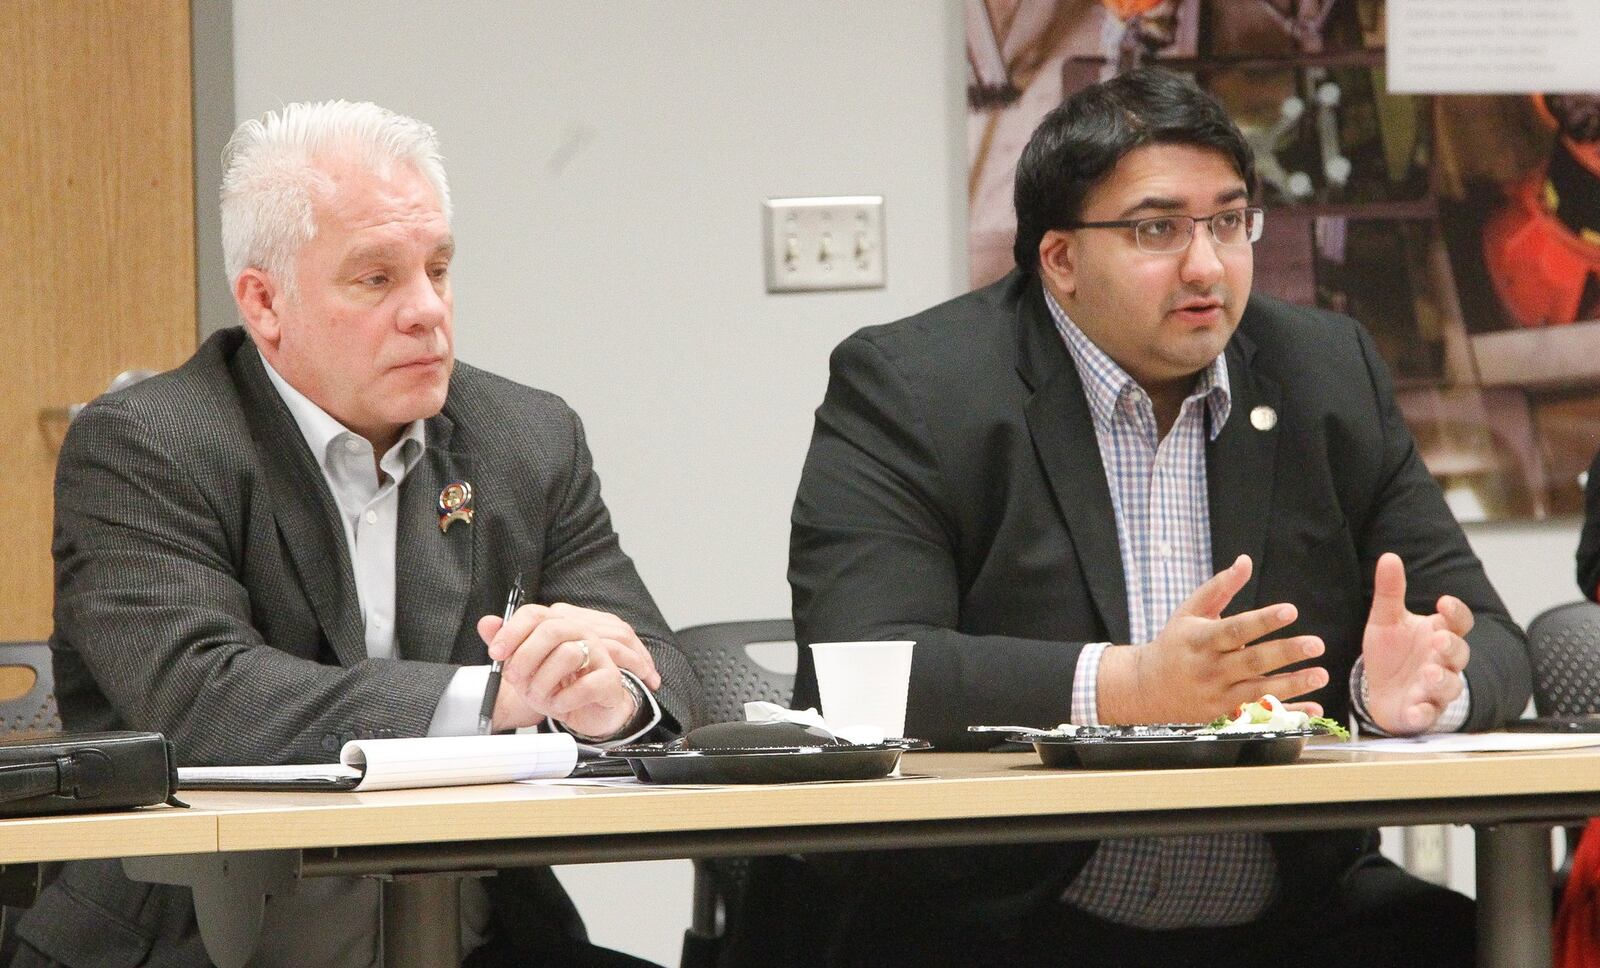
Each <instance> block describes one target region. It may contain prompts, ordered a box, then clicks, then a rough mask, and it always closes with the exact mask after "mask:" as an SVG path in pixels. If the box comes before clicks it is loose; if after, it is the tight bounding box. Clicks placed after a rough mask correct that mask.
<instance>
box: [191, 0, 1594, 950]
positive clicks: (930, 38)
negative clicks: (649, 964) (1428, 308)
mask: <svg viewBox="0 0 1600 968" xmlns="http://www.w3.org/2000/svg"><path fill="white" fill-rule="evenodd" d="M233 29H234V71H235V89H236V96H235V102H236V106H237V115H238V117H241V118H243V117H250V116H254V115H257V114H259V113H261V112H262V111H264V110H267V109H269V108H272V107H275V106H277V105H279V104H281V103H284V102H288V101H293V100H299V99H306V98H325V97H347V98H368V99H372V100H375V101H377V102H379V103H381V104H384V105H386V106H389V107H392V108H394V109H396V110H399V111H402V112H405V113H409V114H413V115H415V116H417V117H420V118H423V119H425V120H427V121H429V122H431V123H432V124H433V125H434V126H435V127H436V128H437V129H438V130H439V133H440V136H441V139H442V140H443V144H444V149H445V153H446V161H447V165H448V168H449V171H450V177H451V181H452V191H453V195H454V199H455V211H456V219H455V229H456V235H457V237H458V240H459V242H460V247H461V248H460V256H459V260H458V262H457V271H456V286H457V328H458V345H459V353H460V356H461V358H462V359H464V360H466V361H468V362H471V363H475V364H477V365H480V366H484V367H487V368H489V369H492V370H495V371H497V372H499V373H503V374H505V375H507V376H509V377H512V378H514V379H517V380H521V381H523V382H527V383H531V384H534V385H537V386H541V387H545V388H547V389H551V390H554V391H556V392H558V393H561V394H563V395H564V396H566V397H567V399H568V400H570V401H571V402H572V403H573V405H574V406H575V407H576V408H577V409H578V411H579V412H580V413H581V414H582V415H583V416H584V418H585V420H586V421H587V424H588V429H589V434H590V442H591V444H592V446H593V448H594V451H595V455H596V460H597V464H598V467H599V469H600V471H601V474H602V476H603V479H604V482H605V493H606V499H607V502H608V503H609V505H610V507H611V509H612V512H613V514H614V516H615V518H616V522H617V525H618V528H619V530H620V532H621V534H622V537H623V542H624V546H625V547H626V548H627V549H628V551H629V552H630V553H631V554H632V555H633V556H634V558H635V559H636V561H637V562H638V564H639V568H640V571H641V572H642V573H643V575H644V578H645V581H646V582H647V583H648V585H649V586H650V588H651V589H652V590H653V591H654V593H655V595H656V598H657V600H658V602H659V603H660V605H661V607H662V609H663V611H664V612H665V613H666V615H667V618H668V620H669V621H670V622H672V623H673V624H674V625H676V626H683V625H688V624H693V623H697V622H706V621H716V620H720V619H730V618H750V617H763V616H778V615H786V614H787V613H788V607H789V598H788V590H787V586H786V584H785V581H784V567H785V557H786V554H785V549H786V542H787V535H788V513H789V505H790V502H791V500H792V498H793V495H794V486H795V483H796V480H797V479H798V475H799V469H800V462H801V460H802V458H803V456H804V453H805V448H806V442H807V440H808V438H809V434H810V423H811V411H812V408H814V407H815V405H816V404H817V402H818V401H819V399H820V397H821V393H822V389H823V386H824V384H825V380H826V358H827V353H828V351H829V349H830V348H831V347H832V346H833V345H834V344H835V343H836V342H838V340H839V339H840V338H842V337H843V336H844V335H846V334H847V333H849V332H851V331H852V330H854V329H856V328H857V327H859V326H863V325H868V324H872V323H878V322H885V321H888V320H890V319H893V318H896V317H898V316H902V315H905V314H907V313H910V312H913V311H916V310H918V309H921V308H923V307H925V306H927V305H931V304H932V303H935V302H937V301H939V300H941V299H944V298H946V297H948V296H950V295H952V294H954V293H955V292H957V291H959V290H960V289H961V288H963V287H964V280H965V278H966V269H965V170H966V159H965V150H966V136H965V120H964V113H963V112H964V106H963V105H964V99H963V93H962V85H963V84H964V78H965V64H964V57H963V53H962V47H961V44H962V38H961V17H960V7H959V3H958V2H957V0H941V2H937V3H935V2H930V0H877V2H873V3H863V2H859V0H809V2H794V3H779V2H775V0H774V2H767V0H745V2H737V3H736V2H732V0H676V2H672V3H667V2H664V0H633V2H628V3H610V4H606V3H597V2H593V0H543V2H538V3H489V2H481V0H480V2H462V0H458V2H455V3H445V2H429V3H420V2H419V3H412V4H407V5H404V6H400V5H395V4H392V3H388V2H381V3H380V2H355V0H346V2H342V3H339V4H327V3H323V2H316V0H236V2H235V7H234V16H233ZM827 194H882V195H884V196H885V197H886V199H887V202H886V219H887V226H888V245H887V253H888V278H889V285H888V287H887V288H886V289H884V290H881V291H866V292H855V293H832V294H814V295H790V296H769V295H767V294H766V293H765V292H764V291H763V286H762V279H761V265H762V263H761V248H760V226H761V220H760V201H761V199H762V198H764V197H766V196H770V195H827ZM202 283H203V284H204V285H206V286H221V285H223V283H222V282H221V281H220V280H213V279H205V280H202ZM1470 535H1471V539H1472V542H1473V545H1474V547H1475V548H1477V550H1478V552H1479V554H1480V555H1481V556H1482V557H1483V559H1484V562H1485V564H1486V566H1487V567H1488V570H1489V574H1490V577H1491V578H1492V579H1493V580H1494V581H1495V582H1496V584H1497V586H1498V587H1499V588H1500V589H1501V592H1502V594H1503V595H1504V596H1505V598H1506V600H1507V604H1508V605H1509V606H1510V608H1511V611H1512V614H1513V616H1514V617H1516V618H1517V619H1518V620H1519V621H1524V622H1525V621H1527V620H1528V619H1529V618H1531V617H1532V616H1533V615H1534V614H1536V613H1537V612H1538V611H1539V610H1540V609H1542V608H1544V607H1546V606H1548V605H1551V604H1555V603H1558V602H1561V601H1566V600H1569V599H1571V598H1574V597H1576V588H1575V585H1574V584H1573V579H1572V564H1571V562H1572V551H1573V548H1574V547H1575V544H1576V525H1575V523H1574V522H1572V521H1563V522H1556V523H1549V524H1538V525H1497V526H1476V527H1474V528H1472V529H1471V531H1470ZM1469 860H1470V858H1466V857H1461V856H1460V855H1459V854H1458V855H1457V860H1456V866H1457V868H1458V869H1459V868H1461V867H1463V866H1465V867H1467V868H1468V869H1470V863H1469ZM563 876H564V878H565V879H567V880H568V882H569V883H570V884H571V885H573V888H574V891H575V893H576V894H577V896H578V897H579V903H580V904H581V905H582V906H583V907H584V908H585V910H586V911H588V912H589V918H590V922H591V928H592V929H593V930H594V933H595V934H596V936H597V940H600V941H601V942H603V943H608V944H612V945H614V946H617V947H621V948H624V949H626V950H629V951H633V952H635V953H637V954H641V955H644V956H646V957H650V958H653V959H655V960H658V961H661V962H663V963H673V962H675V960H676V957H677V943H678V933H679V932H680V931H681V928H682V926H683V924H685V923H686V922H687V917H688V916H687V911H688V894H687V889H688V879H689V874H688V865H687V864H686V863H682V862H675V863H668V864H653V865H628V866H626V867H621V868H617V867H602V868H594V869H586V870H568V871H564V872H563ZM606 910H609V911H614V912H627V917H625V918H617V917H610V918H608V917H607V916H606V915H605V914H604V913H600V912H602V911H606ZM652 911H654V912H656V913H655V915H654V916H649V917H647V916H645V915H646V913H647V912H652Z"/></svg>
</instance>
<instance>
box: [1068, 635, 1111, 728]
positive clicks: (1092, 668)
mask: <svg viewBox="0 0 1600 968" xmlns="http://www.w3.org/2000/svg"><path fill="white" fill-rule="evenodd" d="M1109 648H1111V643H1110V642H1091V643H1089V644H1088V645H1086V646H1084V647H1083V651H1082V652H1079V653H1078V664H1077V666H1076V667H1075V668H1074V669H1073V670H1072V717H1071V721H1072V722H1073V723H1075V724H1077V725H1079V726H1098V725H1100V657H1101V656H1102V655H1104V654H1105V651H1106V650H1107V649H1109Z"/></svg>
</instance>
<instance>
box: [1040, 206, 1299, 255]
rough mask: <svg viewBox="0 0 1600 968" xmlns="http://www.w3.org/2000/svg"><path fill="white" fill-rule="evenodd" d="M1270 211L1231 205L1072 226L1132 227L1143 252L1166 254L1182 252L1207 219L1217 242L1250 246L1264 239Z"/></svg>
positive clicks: (1098, 227)
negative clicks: (1195, 213) (1217, 209)
mask: <svg viewBox="0 0 1600 968" xmlns="http://www.w3.org/2000/svg"><path fill="white" fill-rule="evenodd" d="M1266 221H1267V213H1266V212H1263V211H1262V210H1261V209H1259V208H1230V209H1228V210H1227V211H1226V212H1218V213H1216V214H1215V215H1206V216H1203V217H1200V218H1196V217H1194V216H1193V215H1157V216H1155V217H1154V218H1132V219H1118V220H1117V221H1115V222H1073V223H1071V224H1069V225H1065V226H1063V228H1069V229H1133V242H1134V244H1135V245H1137V246H1138V247H1139V251H1141V252H1152V253H1155V254H1157V255H1165V254H1170V253H1173V252H1182V251H1184V250H1185V249H1187V248H1189V243H1190V242H1193V241H1194V227H1195V223H1197V222H1204V223H1206V226H1207V227H1208V228H1209V229H1210V230H1211V240H1212V241H1213V242H1215V243H1217V244H1218V245H1249V244H1250V243H1252V242H1254V241H1256V240H1257V239H1259V238H1261V228H1262V226H1263V225H1265V224H1266Z"/></svg>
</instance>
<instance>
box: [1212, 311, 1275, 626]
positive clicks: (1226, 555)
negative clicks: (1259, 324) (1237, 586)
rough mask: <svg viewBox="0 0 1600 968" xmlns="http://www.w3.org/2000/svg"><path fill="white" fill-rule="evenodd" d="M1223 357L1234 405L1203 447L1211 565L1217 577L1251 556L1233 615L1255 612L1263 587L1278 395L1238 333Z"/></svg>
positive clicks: (1231, 610)
mask: <svg viewBox="0 0 1600 968" xmlns="http://www.w3.org/2000/svg"><path fill="white" fill-rule="evenodd" d="M1225 356H1226V359H1227V363H1228V388H1229V394H1230V396H1231V398H1232V405H1231V407H1230V409H1229V414H1228V422H1227V423H1226V424H1224V425H1223V427H1222V433H1220V434H1218V435H1217V439H1216V440H1213V441H1211V442H1210V443H1209V444H1208V445H1207V447H1206V490H1207V501H1208V503H1209V506H1210V510H1211V561H1212V566H1213V568H1214V569H1215V570H1216V571H1221V570H1222V569H1223V568H1226V567H1227V566H1228V565H1230V564H1232V563H1233V560H1234V559H1235V558H1237V557H1239V556H1240V555H1249V556H1250V560H1251V562H1252V564H1253V565H1254V566H1255V571H1254V574H1253V576H1252V577H1251V579H1250V583H1249V584H1248V585H1245V586H1244V588H1243V589H1242V590H1240V592H1239V594H1238V595H1235V596H1234V599H1233V603H1232V605H1230V606H1229V608H1228V612H1229V613H1230V614H1233V613H1237V612H1242V611H1246V610H1248V609H1251V608H1254V607H1255V606H1256V592H1257V590H1258V589H1259V588H1260V586H1261V581H1260V575H1261V572H1262V567H1263V565H1264V562H1263V561H1262V553H1263V551H1264V550H1265V548H1266V544H1267V528H1266V522H1267V521H1268V520H1270V519H1269V517H1268V515H1269V514H1270V512H1271V510H1272V489H1273V484H1274V474H1273V464H1274V459H1275V457H1276V455H1277V449H1278V433H1279V429H1278V414H1279V408H1278V407H1279V402H1280V400H1281V399H1282V394H1281V392H1280V388H1279V386H1278V384H1277V383H1276V382H1274V381H1273V380H1272V379H1270V378H1268V377H1267V376H1266V375H1265V374H1262V373H1258V372H1257V371H1256V369H1255V367H1254V366H1253V365H1252V363H1253V360H1254V357H1255V345H1254V344H1253V343H1252V342H1251V341H1250V339H1249V337H1247V336H1245V335H1244V334H1243V333H1242V332H1240V333H1237V334H1235V336H1234V338H1233V340H1232V341H1230V342H1229V343H1228V349H1227V351H1226V353H1225Z"/></svg>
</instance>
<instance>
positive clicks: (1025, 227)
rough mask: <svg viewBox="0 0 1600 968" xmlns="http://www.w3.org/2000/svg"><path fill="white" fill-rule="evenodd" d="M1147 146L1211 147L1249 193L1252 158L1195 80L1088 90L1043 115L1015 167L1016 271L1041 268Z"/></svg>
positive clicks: (1122, 78)
mask: <svg viewBox="0 0 1600 968" xmlns="http://www.w3.org/2000/svg"><path fill="white" fill-rule="evenodd" d="M1149 144H1186V145H1194V146H1195V147H1199V148H1210V149H1212V150H1214V151H1217V152H1219V153H1221V154H1222V155H1224V156H1226V157H1227V158H1228V160H1229V161H1231V162H1233V167H1234V170H1235V171H1237V172H1238V173H1239V177H1241V178H1243V179H1244V182H1245V185H1246V187H1247V188H1248V189H1249V190H1250V191H1251V192H1252V193H1254V192H1255V188H1256V165H1255V158H1254V156H1253V155H1252V154H1251V151H1250V145H1249V143H1248V142H1247V141H1245V140H1244V135H1242V134H1240V133H1239V129H1238V128H1237V127H1236V126H1235V125H1234V123H1233V120H1232V119H1231V118H1229V117H1228V113H1227V112H1226V111H1224V110H1223V108H1222V105H1221V104H1218V103H1217V101H1216V99H1215V98H1213V97H1212V96H1211V95H1209V94H1207V93H1206V92H1204V91H1202V90H1200V88H1198V87H1196V86H1195V84H1194V82H1193V81H1190V80H1188V79H1187V78H1184V77H1180V76H1179V75H1177V74H1174V73H1172V72H1170V71H1166V70H1163V69H1161V68H1159V67H1143V68H1140V69H1138V70H1135V71H1129V72H1128V73H1126V74H1121V75H1119V76H1117V77H1113V78H1112V79H1110V80H1109V81H1103V82H1101V83H1099V84H1094V85H1091V86H1089V87H1086V88H1084V89H1083V90H1081V91H1079V92H1078V93H1076V94H1074V95H1072V96H1071V97H1069V98H1067V99H1066V100H1065V101H1064V102H1062V104H1061V106H1060V107H1058V108H1056V109H1055V110H1054V111H1051V112H1050V113H1049V114H1047V115H1045V118H1044V120H1043V121H1042V122H1040V123H1039V127H1037V128H1035V129H1034V132H1033V136H1032V137H1031V138H1029V139H1028V146H1027V147H1026V148H1024V149H1022V157H1021V158H1020V159H1018V160H1017V181H1016V188H1015V195H1014V196H1013V197H1014V199H1015V203H1016V207H1017V241H1016V245H1015V246H1014V247H1013V248H1012V254H1013V255H1014V256H1015V257H1016V260H1017V265H1018V266H1020V267H1021V268H1022V269H1024V270H1025V271H1028V272H1037V271H1038V269H1039V243H1040V241H1041V240H1043V239H1044V234H1045V233H1046V232H1048V231H1050V230H1051V229H1058V228H1063V227H1065V226H1067V225H1070V224H1071V223H1073V222H1075V221H1077V220H1078V218H1079V217H1080V216H1081V214H1082V210H1083V199H1084V196H1086V195H1088V194H1089V189H1091V188H1093V187H1094V186H1095V185H1096V184H1097V183H1098V182H1099V181H1100V180H1101V179H1102V178H1104V177H1106V175H1108V174H1110V172H1111V170H1112V169H1113V168H1115V167H1116V166H1117V162H1119V161H1121V160H1122V158H1123V156H1124V155H1126V154H1128V152H1130V151H1133V150H1134V149H1135V148H1141V147H1143V146H1145V145H1149Z"/></svg>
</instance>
